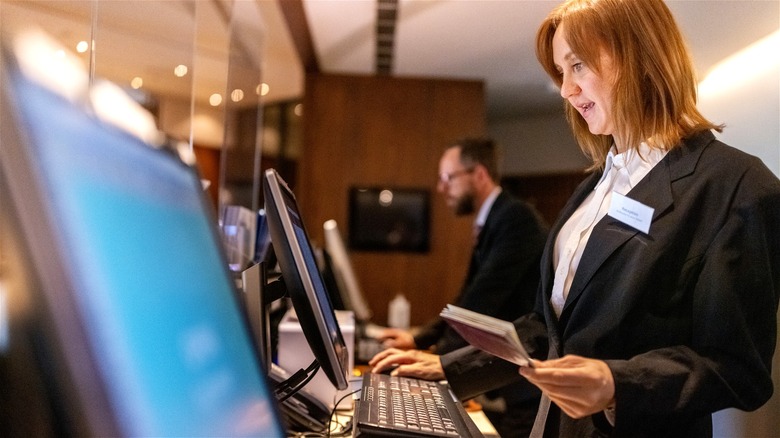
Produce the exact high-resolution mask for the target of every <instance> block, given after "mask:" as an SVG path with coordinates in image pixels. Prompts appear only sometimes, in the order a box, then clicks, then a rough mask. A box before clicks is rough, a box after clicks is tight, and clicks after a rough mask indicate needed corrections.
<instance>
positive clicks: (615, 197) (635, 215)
mask: <svg viewBox="0 0 780 438" xmlns="http://www.w3.org/2000/svg"><path fill="white" fill-rule="evenodd" d="M653 211H655V209H654V208H650V207H648V206H646V205H645V204H642V203H641V202H638V201H635V200H633V199H631V198H629V197H627V196H623V195H621V194H620V193H616V192H612V201H611V202H610V204H609V211H608V212H607V214H608V215H609V216H610V217H613V218H615V219H617V220H619V221H620V222H623V223H624V224H626V225H628V226H630V227H632V228H635V229H637V230H639V231H641V232H643V233H645V234H648V232H649V231H650V222H652V220H653Z"/></svg>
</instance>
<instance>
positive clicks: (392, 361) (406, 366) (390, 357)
mask: <svg viewBox="0 0 780 438" xmlns="http://www.w3.org/2000/svg"><path fill="white" fill-rule="evenodd" d="M368 365H369V366H371V367H372V368H371V372H372V373H381V372H382V371H385V370H388V369H392V368H393V367H395V369H394V370H393V371H392V372H391V373H390V375H392V376H404V377H416V378H418V379H424V380H443V379H444V369H443V368H442V366H441V360H440V359H439V356H438V355H436V354H432V353H425V352H422V351H420V350H406V351H403V350H398V349H396V348H390V349H387V350H385V351H382V352H379V353H378V354H377V355H376V356H374V357H373V358H371V360H370V361H369V362H368Z"/></svg>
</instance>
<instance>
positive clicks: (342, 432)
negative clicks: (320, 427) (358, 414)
mask: <svg viewBox="0 0 780 438" xmlns="http://www.w3.org/2000/svg"><path fill="white" fill-rule="evenodd" d="M358 392H360V389H356V390H354V391H352V392H350V393H347V394H344V395H343V396H342V397H341V398H339V399H338V401H336V403H334V404H333V410H332V411H330V418H328V434H327V436H329V437H331V436H334V437H340V436H347V433H349V434H350V435H351V432H352V425H353V422H352V419H350V420H349V421H347V423H346V424H344V425H342V424H341V422H339V423H338V424H339V425H340V426H342V428H341V430H340V431H338V432H337V433H335V434H334V433H332V432H331V431H330V429H331V422H332V421H333V417H335V416H336V409H338V407H339V405H340V404H341V402H342V401H344V399H345V398H347V397H351V396H353V395H355V394H357V393H358ZM353 417H354V416H353Z"/></svg>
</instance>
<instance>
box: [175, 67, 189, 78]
mask: <svg viewBox="0 0 780 438" xmlns="http://www.w3.org/2000/svg"><path fill="white" fill-rule="evenodd" d="M173 74H175V75H176V77H179V78H181V77H184V76H185V75H186V74H187V66H186V65H184V64H179V65H177V66H176V67H175V68H174V69H173Z"/></svg>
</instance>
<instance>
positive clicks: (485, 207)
mask: <svg viewBox="0 0 780 438" xmlns="http://www.w3.org/2000/svg"><path fill="white" fill-rule="evenodd" d="M500 193H501V187H496V188H495V189H493V191H492V192H490V194H489V195H488V196H487V198H485V202H483V203H482V206H481V207H479V213H477V218H476V219H475V220H474V225H476V226H478V227H483V226H484V225H485V221H487V216H488V213H490V209H491V208H492V207H493V203H494V202H496V198H498V195H499V194H500Z"/></svg>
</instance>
